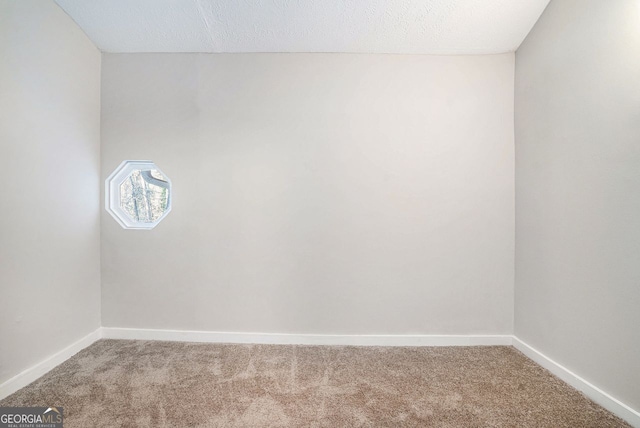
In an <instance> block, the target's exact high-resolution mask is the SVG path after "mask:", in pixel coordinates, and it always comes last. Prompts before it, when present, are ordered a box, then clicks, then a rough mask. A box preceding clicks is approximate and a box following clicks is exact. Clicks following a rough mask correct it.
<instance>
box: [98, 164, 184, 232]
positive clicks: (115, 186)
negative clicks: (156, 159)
mask: <svg viewBox="0 0 640 428" xmlns="http://www.w3.org/2000/svg"><path fill="white" fill-rule="evenodd" d="M136 170H156V171H158V172H159V173H160V174H162V176H163V177H164V178H165V179H166V181H167V182H168V183H169V189H168V190H169V201H168V203H167V209H166V210H165V212H164V214H162V216H161V217H160V218H159V219H157V220H156V221H154V222H153V223H142V222H137V221H135V220H133V219H132V218H131V217H130V216H129V214H127V213H126V212H125V211H124V210H123V209H122V206H121V205H120V186H121V185H122V183H123V182H124V180H126V179H127V178H128V177H129V175H130V174H131V173H132V172H134V171H136ZM104 187H105V201H104V206H105V209H106V210H107V212H109V214H111V216H112V217H113V218H114V219H115V220H116V221H117V222H118V224H120V226H122V227H123V228H124V229H137V230H151V229H153V228H154V227H156V226H157V225H158V223H160V222H161V221H162V219H164V218H165V217H166V216H167V214H169V212H170V211H171V202H172V201H173V195H172V194H171V192H172V190H171V180H169V177H167V175H166V174H165V173H163V172H162V171H161V170H160V168H158V167H157V166H156V164H154V163H153V162H152V161H148V160H126V161H124V162H122V163H121V164H120V166H118V168H116V170H115V171H113V173H112V174H111V175H110V176H109V177H108V178H107V179H106V180H105V186H104Z"/></svg>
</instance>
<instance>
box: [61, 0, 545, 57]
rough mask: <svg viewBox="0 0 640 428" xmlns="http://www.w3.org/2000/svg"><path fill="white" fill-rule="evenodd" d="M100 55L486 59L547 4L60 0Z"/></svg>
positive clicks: (518, 0)
mask: <svg viewBox="0 0 640 428" xmlns="http://www.w3.org/2000/svg"><path fill="white" fill-rule="evenodd" d="M56 2H57V3H58V4H59V5H60V6H61V7H62V8H63V9H64V10H65V11H66V12H67V13H68V14H69V15H70V16H71V17H72V18H73V19H74V20H75V21H76V22H77V23H78V25H80V27H81V28H82V29H83V30H84V31H85V32H86V33H87V35H88V36H89V38H90V39H91V40H92V41H93V42H94V43H95V44H96V45H97V46H98V48H100V49H101V50H103V51H105V52H363V53H411V54H487V53H502V52H509V51H513V50H515V49H516V48H517V47H518V46H519V45H520V43H521V42H522V40H524V38H525V36H526V35H527V33H528V32H529V30H530V29H531V27H533V24H534V23H535V22H536V20H537V19H538V17H539V16H540V14H541V13H542V11H543V9H544V8H545V6H546V5H547V3H548V2H549V0H56Z"/></svg>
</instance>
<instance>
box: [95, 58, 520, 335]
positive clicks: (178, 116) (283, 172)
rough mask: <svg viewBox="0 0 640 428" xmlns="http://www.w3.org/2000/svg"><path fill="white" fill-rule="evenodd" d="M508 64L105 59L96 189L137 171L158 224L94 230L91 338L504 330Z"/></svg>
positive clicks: (509, 246)
mask: <svg viewBox="0 0 640 428" xmlns="http://www.w3.org/2000/svg"><path fill="white" fill-rule="evenodd" d="M513 72H514V56H513V54H505V55H497V56H476V57H473V56H469V57H437V56H400V55H377V56H376V55H335V54H231V55H214V54H105V55H104V56H103V69H102V73H103V80H102V93H103V98H102V176H103V178H106V176H108V175H109V173H110V172H111V171H112V170H113V169H115V168H116V167H117V166H118V164H119V163H120V162H121V161H122V160H124V159H151V160H153V161H155V162H156V163H157V165H158V166H159V167H160V168H161V169H162V170H163V172H165V173H166V174H167V175H168V176H169V177H170V178H171V180H172V182H173V187H174V195H173V211H172V212H171V213H170V214H169V216H168V217H167V218H166V219H165V220H164V221H163V222H162V223H161V224H160V225H159V226H158V227H156V229H154V230H152V231H132V230H123V229H122V228H121V227H120V226H119V225H118V224H117V223H116V222H115V221H114V220H113V219H112V218H111V216H109V215H108V214H107V213H106V212H103V214H102V285H103V288H102V297H103V300H102V309H103V325H104V326H106V327H132V328H164V329H186V330H209V331H227V332H280V333H326V334H347V333H350V334H373V333H378V334H402V333H443V334H454V333H460V334H473V333H511V331H512V323H513V319H512V318H513V315H512V311H513V247H514V241H513V239H514V237H513V234H514V212H513V207H514V172H513V169H514V153H513V77H514V76H513Z"/></svg>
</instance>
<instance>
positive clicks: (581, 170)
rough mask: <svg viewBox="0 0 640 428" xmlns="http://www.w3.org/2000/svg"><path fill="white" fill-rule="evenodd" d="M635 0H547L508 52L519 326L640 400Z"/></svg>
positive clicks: (623, 395)
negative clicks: (512, 57)
mask: <svg viewBox="0 0 640 428" xmlns="http://www.w3.org/2000/svg"><path fill="white" fill-rule="evenodd" d="M639 6H640V3H639V2H638V1H636V0H615V1H606V2H605V1H600V0H562V1H558V0H552V1H551V3H550V5H549V6H548V7H547V9H546V11H545V12H544V14H543V15H542V17H541V19H540V21H538V23H537V24H536V26H535V27H534V29H533V31H532V32H531V33H530V34H529V36H528V37H527V39H526V40H525V42H524V44H523V45H522V46H521V47H520V49H519V50H518V52H517V54H516V94H515V99H516V290H515V314H516V319H515V333H516V335H517V336H518V337H519V338H520V339H523V340H524V341H526V342H527V343H529V344H530V345H532V346H533V347H535V348H537V349H538V350H539V351H541V352H543V353H545V354H546V355H547V356H549V357H551V358H552V359H554V360H555V361H557V362H558V363H560V364H562V365H564V366H566V367H567V368H569V369H570V370H572V371H574V372H575V373H576V374H578V375H579V376H582V377H583V378H585V379H587V380H588V381H590V382H592V383H594V384H595V385H597V386H599V387H600V388H601V389H603V390H604V391H605V392H608V393H610V394H612V395H613V396H615V397H617V398H619V399H620V400H622V401H623V402H625V403H627V404H628V405H631V406H632V407H634V408H635V409H640V388H639V387H638V385H640V365H639V364H640V328H639V327H640V174H639V171H640V78H639V77H640V9H639Z"/></svg>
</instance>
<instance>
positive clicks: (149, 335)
mask: <svg viewBox="0 0 640 428" xmlns="http://www.w3.org/2000/svg"><path fill="white" fill-rule="evenodd" d="M102 337H103V338H105V339H134V340H166V341H172V342H206V343H257V344H272V345H352V346H488V345H506V346H509V345H511V344H512V338H513V336H511V335H332V334H326V335H325V334H277V333H222V332H212V331H186V330H154V329H136V328H110V327H103V328H102Z"/></svg>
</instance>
